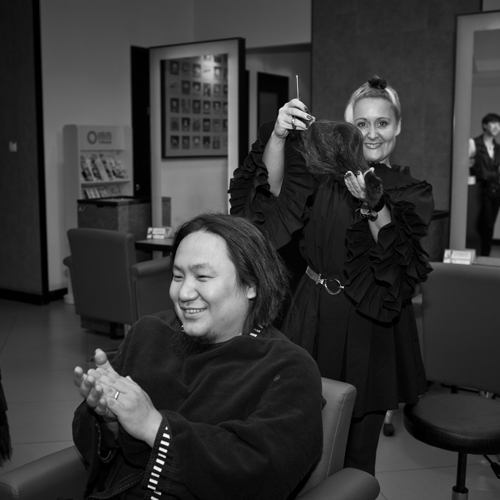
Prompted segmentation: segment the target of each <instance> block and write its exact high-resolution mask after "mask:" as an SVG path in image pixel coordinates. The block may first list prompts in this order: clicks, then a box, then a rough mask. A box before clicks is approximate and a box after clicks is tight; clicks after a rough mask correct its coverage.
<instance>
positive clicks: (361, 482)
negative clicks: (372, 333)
mask: <svg viewBox="0 0 500 500" xmlns="http://www.w3.org/2000/svg"><path fill="white" fill-rule="evenodd" d="M323 397H324V398H325V399H326V401H327V403H326V405H325V407H324V409H323V454H322V456H321V459H320V461H319V462H318V464H317V465H316V467H315V468H314V470H313V471H312V472H311V473H310V474H309V475H308V477H307V478H306V479H305V480H304V482H303V483H304V484H302V485H300V489H298V497H299V498H300V500H327V499H335V500H375V499H376V498H377V496H378V494H379V491H380V487H379V484H378V481H377V480H376V479H375V477H373V476H371V475H369V474H367V473H366V472H363V471H360V470H357V469H344V468H343V463H344V454H345V447H346V442H347V434H348V431H349V425H350V420H351V414H352V409H353V406H354V400H355V399H356V390H355V388H354V387H353V386H352V385H349V384H346V383H344V382H337V381H333V380H328V379H323ZM290 439H293V436H290ZM86 477H87V474H86V470H85V466H84V464H83V461H82V459H81V457H80V455H79V453H78V451H77V450H76V448H75V447H74V446H71V447H69V448H66V449H64V450H61V451H58V452H55V453H52V454H50V455H47V456H46V457H43V458H40V459H38V460H35V461H34V462H31V463H29V464H26V465H23V466H21V467H18V468H17V469H14V470H12V471H10V472H7V473H6V474H3V475H0V500H14V499H15V500H56V499H57V498H64V499H74V500H77V499H80V498H82V494H83V490H84V486H85V480H86Z"/></svg>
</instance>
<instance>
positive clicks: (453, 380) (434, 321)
mask: <svg viewBox="0 0 500 500" xmlns="http://www.w3.org/2000/svg"><path fill="white" fill-rule="evenodd" d="M432 267H433V268H434V271H433V272H432V273H431V274H430V275H429V278H428V279H427V281H425V282H424V283H422V316H423V355H424V356H423V357H424V364H425V371H426V374H427V379H428V380H432V381H435V382H441V383H445V384H450V385H456V386H460V387H470V388H474V389H479V390H485V391H491V392H495V393H500V376H499V369H498V365H499V356H500V314H499V313H500V268H497V267H492V266H481V265H475V264H473V265H461V264H444V263H442V262H435V263H432Z"/></svg>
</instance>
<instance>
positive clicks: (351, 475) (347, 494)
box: [299, 468, 380, 500]
mask: <svg viewBox="0 0 500 500" xmlns="http://www.w3.org/2000/svg"><path fill="white" fill-rule="evenodd" d="M379 493H380V485H379V483H378V481H377V480H376V479H375V477H374V476H372V475H370V474H368V473H367V472H364V471H361V470H358V469H350V468H347V469H342V470H341V471H339V472H336V473H335V474H332V475H331V476H329V477H327V478H326V479H325V480H324V481H322V482H321V483H319V484H318V485H317V486H315V487H314V488H311V489H310V490H309V491H307V492H306V493H304V495H301V496H300V497H299V498H300V500H331V499H332V498H334V499H335V500H376V498H377V497H378V495H379Z"/></svg>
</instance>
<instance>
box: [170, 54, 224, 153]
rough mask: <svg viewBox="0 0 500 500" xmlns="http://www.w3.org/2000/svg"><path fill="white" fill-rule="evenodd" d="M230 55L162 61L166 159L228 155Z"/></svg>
mask: <svg viewBox="0 0 500 500" xmlns="http://www.w3.org/2000/svg"><path fill="white" fill-rule="evenodd" d="M227 61H228V58H227V54H219V55H200V56H195V57H186V58H180V59H166V60H162V61H161V75H162V156H163V158H171V157H189V156H226V155H227V151H228V147H227V143H228V133H227V132H228V64H227Z"/></svg>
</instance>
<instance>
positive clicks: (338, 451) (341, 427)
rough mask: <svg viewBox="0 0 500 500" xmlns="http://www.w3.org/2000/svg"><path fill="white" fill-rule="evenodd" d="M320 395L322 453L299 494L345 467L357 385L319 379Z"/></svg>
mask: <svg viewBox="0 0 500 500" xmlns="http://www.w3.org/2000/svg"><path fill="white" fill-rule="evenodd" d="M321 380H322V385H323V397H324V398H325V400H326V405H325V407H324V408H323V412H322V418H323V452H322V455H321V458H320V460H319V462H318V464H317V465H316V467H315V468H314V470H313V471H312V472H311V474H310V475H309V476H308V479H307V482H306V483H305V484H304V486H303V487H302V488H301V490H300V495H299V496H301V495H303V494H304V493H305V492H306V491H308V490H310V489H311V488H312V487H314V486H316V485H317V484H319V483H321V482H322V481H323V480H325V479H326V478H327V477H328V476H331V475H332V474H334V473H335V472H338V471H339V470H341V469H343V468H344V457H345V450H346V445H347V436H348V434H349V427H350V424H351V416H352V410H353V408H354V401H355V400H356V388H355V387H354V386H353V385H351V384H347V383H345V382H339V381H337V380H330V379H327V378H322V379H321Z"/></svg>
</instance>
